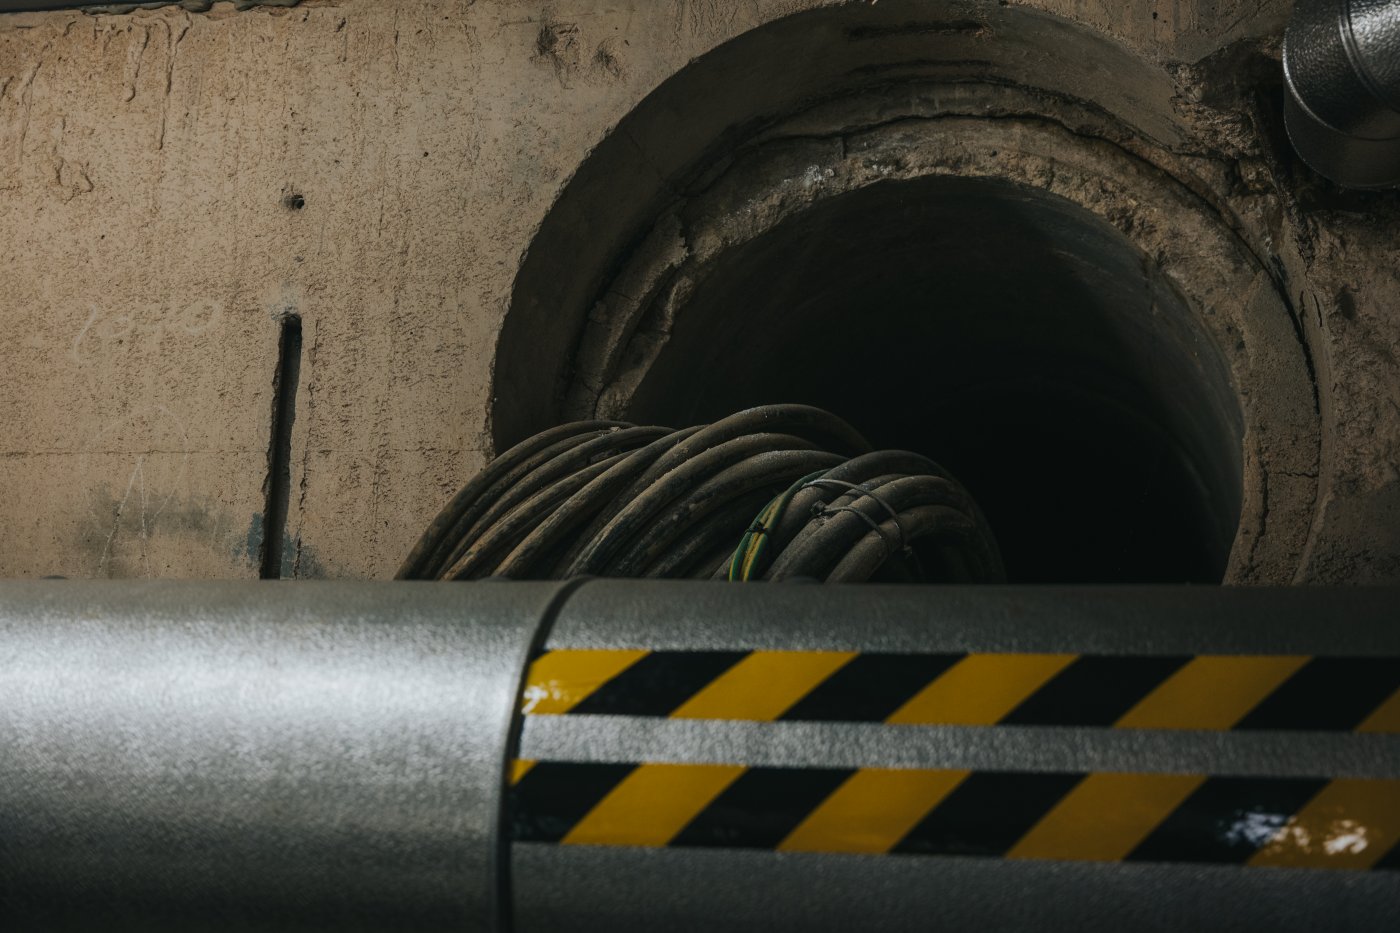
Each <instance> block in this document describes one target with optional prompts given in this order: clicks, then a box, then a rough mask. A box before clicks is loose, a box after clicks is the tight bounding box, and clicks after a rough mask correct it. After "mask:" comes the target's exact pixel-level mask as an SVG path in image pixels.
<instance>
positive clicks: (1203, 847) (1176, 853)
mask: <svg viewBox="0 0 1400 933" xmlns="http://www.w3.org/2000/svg"><path fill="white" fill-rule="evenodd" d="M1327 783H1328V782H1327V781H1326V780H1325V779H1314V778H1241V777H1213V778H1210V779H1208V780H1207V781H1206V782H1205V783H1204V784H1202V785H1201V786H1200V787H1198V788H1197V789H1196V791H1195V793H1193V794H1192V795H1191V796H1190V797H1187V798H1186V800H1185V801H1184V802H1183V803H1182V804H1181V806H1179V807H1177V808H1176V809H1175V810H1174V811H1172V813H1171V815H1170V816H1168V817H1167V818H1166V819H1165V820H1163V821H1162V823H1161V824H1160V825H1159V826H1158V827H1157V828H1156V829H1155V830H1153V831H1152V833H1151V834H1150V835H1149V836H1148V837H1147V838H1146V839H1144V840H1143V841H1142V842H1141V843H1139V844H1138V847H1137V848H1136V849H1134V850H1133V851H1132V852H1131V853H1129V855H1128V860H1129V861H1135V862H1225V863H1233V864H1238V863H1242V862H1245V861H1246V860H1248V859H1249V857H1250V856H1252V855H1253V854H1254V853H1255V852H1257V851H1259V849H1260V848H1262V847H1263V846H1264V845H1266V844H1267V843H1268V842H1269V840H1271V839H1273V838H1274V836H1275V835H1277V833H1278V831H1279V830H1280V829H1282V828H1283V827H1284V826H1285V825H1286V824H1287V823H1288V820H1289V818H1290V817H1292V816H1293V814H1295V813H1297V812H1298V811H1299V810H1300V809H1302V807H1303V806H1304V805H1305V804H1307V802H1308V801H1309V800H1311V799H1312V798H1313V797H1315V796H1317V793H1318V791H1320V790H1322V788H1323V787H1325V786H1326V785H1327Z"/></svg>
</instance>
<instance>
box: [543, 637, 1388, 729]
mask: <svg viewBox="0 0 1400 933" xmlns="http://www.w3.org/2000/svg"><path fill="white" fill-rule="evenodd" d="M522 711H523V712H524V713H525V714H527V715H533V716H541V715H561V714H567V715H588V714H611V715H621V716H662V717H672V718H678V719H723V720H744V721H759V722H770V721H774V720H784V721H827V722H883V723H890V724H908V725H1025V726H1038V725H1054V726H1114V727H1118V728H1125V729H1206V730H1225V729H1246V730H1249V729H1294V730H1316V731H1333V732H1335V731H1352V730H1355V731H1361V732H1379V733H1400V658H1377V657H1355V658H1345V657H1308V656H1306V655H1205V654H1203V655H1195V656H1183V655H1171V656H1165V655H1162V656H1151V655H1139V656H1127V655H1091V654H1035V653H1024V654H1017V653H998V654H888V653H873V652H853V651H649V650H645V649H637V650H593V649H558V650H553V651H548V652H545V653H544V654H542V655H541V656H539V657H538V658H536V660H535V661H534V663H533V664H532V665H531V667H530V671H529V675H528V677H527V678H526V686H525V691H524V696H523V706H522Z"/></svg>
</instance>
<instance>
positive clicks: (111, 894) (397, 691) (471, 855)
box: [0, 581, 1400, 931]
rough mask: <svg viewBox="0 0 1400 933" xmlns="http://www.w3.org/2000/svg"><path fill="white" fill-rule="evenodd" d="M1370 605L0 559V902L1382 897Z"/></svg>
mask: <svg viewBox="0 0 1400 933" xmlns="http://www.w3.org/2000/svg"><path fill="white" fill-rule="evenodd" d="M1396 605H1397V594H1396V593H1395V592H1394V591H1382V590H1364V589H1357V590H1340V591H1337V590H1329V591H1322V590H1308V589H1300V590H1231V589H1224V590H1222V589H1188V588H1175V589H1150V590H1145V589H1111V590H1068V589H1059V590H1042V589H1009V588H996V587H979V588H960V587H942V588H921V587H903V588H888V587H878V586H870V587H858V588H847V587H817V586H801V585H777V584H766V585H765V584H742V585H726V584H706V583H645V582H638V581H592V582H586V583H581V584H580V583H565V584H555V583H548V584H546V583H540V584H528V583H499V584H491V583H478V584H433V583H422V584H414V583H401V584H340V583H337V584H306V585H267V584H263V585H232V584H174V583H166V584H85V583H83V584H80V583H46V584H5V585H4V586H3V587H0V749H3V754H0V927H3V928H4V929H5V930H7V931H20V930H45V931H58V930H107V931H111V930H142V931H157V930H175V929H179V930H254V929H256V930H298V931H306V930H338V931H353V930H396V931H402V930H459V931H460V930H473V931H496V930H501V931H504V930H518V931H533V930H549V931H557V930H561V929H567V930H570V931H589V930H617V929H633V928H652V927H653V925H663V926H664V927H665V928H667V929H669V930H672V931H683V930H710V929H715V928H722V929H729V930H748V929H753V930H757V929H763V930H783V929H793V930H798V929H802V930H826V929H842V930H845V929H867V930H914V929H920V930H922V929H927V928H929V927H930V926H931V925H935V924H936V925H937V926H940V927H948V928H959V927H964V928H998V929H1001V928H1021V929H1031V928H1035V929H1046V928H1062V927H1073V928H1074V929H1077V930H1124V929H1133V930H1147V929H1197V930H1212V929H1251V930H1252V929H1264V928H1269V929H1278V930H1285V929H1298V930H1303V929H1319V928H1328V929H1337V928H1353V929H1381V928H1384V927H1385V926H1386V925H1387V924H1388V923H1389V922H1391V920H1392V918H1393V917H1394V916H1395V912H1396V911H1397V909H1400V872H1397V871H1396V870H1395V869H1396V868H1397V867H1398V866H1400V848H1397V847H1396V845H1395V843H1396V839H1397V835H1400V734H1397V733H1400V695H1397V692H1396V691H1397V688H1400V626H1397V625H1396V624H1395V621H1396V619H1395V606H1396ZM532 658H533V660H531V659H532Z"/></svg>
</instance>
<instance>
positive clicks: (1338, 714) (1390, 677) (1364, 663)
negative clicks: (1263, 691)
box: [1235, 658, 1400, 732]
mask: <svg viewBox="0 0 1400 933" xmlns="http://www.w3.org/2000/svg"><path fill="white" fill-rule="evenodd" d="M1397 689H1400V659H1397V658H1313V659H1312V660H1311V661H1309V662H1308V663H1306V664H1304V665H1303V666H1302V667H1300V668H1299V669H1298V670H1297V672H1296V673H1294V675H1293V676H1292V677H1290V678H1288V680H1286V681H1284V682H1283V684H1282V686H1280V687H1279V688H1278V689H1277V690H1275V691H1274V692H1273V693H1271V694H1269V695H1268V696H1267V697H1265V698H1264V701H1263V702H1261V703H1260V704H1259V705H1258V706H1256V707H1255V708H1254V709H1253V710H1251V711H1250V713H1249V715H1247V716H1245V717H1244V719H1242V720H1240V722H1239V723H1238V724H1237V725H1236V726H1235V728H1236V729H1314V730H1321V731H1334V732H1335V731H1349V730H1351V729H1355V728H1356V727H1357V726H1358V725H1360V724H1361V722H1362V721H1363V720H1364V719H1365V718H1366V717H1367V716H1369V715H1370V714H1371V713H1373V712H1374V711H1375V709H1376V707H1378V706H1380V705H1381V704H1382V703H1383V702H1385V701H1386V700H1387V699H1388V698H1389V697H1390V695H1391V694H1392V693H1394V692H1395V691H1396V690H1397Z"/></svg>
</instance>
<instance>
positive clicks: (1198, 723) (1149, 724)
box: [1115, 655, 1308, 729]
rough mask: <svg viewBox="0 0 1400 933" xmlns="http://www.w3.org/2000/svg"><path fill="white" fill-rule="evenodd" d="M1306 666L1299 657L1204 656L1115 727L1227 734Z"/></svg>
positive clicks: (1157, 690) (1304, 660) (1166, 681)
mask: <svg viewBox="0 0 1400 933" xmlns="http://www.w3.org/2000/svg"><path fill="white" fill-rule="evenodd" d="M1307 662H1308V658H1307V657H1306V656H1299V655H1273V656H1263V655H1239V656H1224V655H1201V656H1200V657H1197V658H1193V659H1192V660H1191V661H1190V662H1188V663H1187V664H1186V665H1185V666H1184V667H1182V668H1181V669H1180V670H1179V671H1177V672H1176V673H1175V674H1173V675H1172V676H1170V677H1168V678H1167V679H1166V680H1165V681H1163V682H1162V684H1161V685H1160V686H1158V687H1157V689H1156V690H1153V691H1152V692H1151V693H1149V694H1148V695H1147V696H1145V697H1143V698H1142V700H1141V701H1140V702H1139V703H1138V704H1137V705H1136V706H1134V707H1133V708H1132V709H1130V710H1128V712H1126V713H1125V714H1123V717H1122V718H1121V719H1119V720H1118V722H1117V723H1115V725H1116V726H1118V728H1120V729H1229V728H1230V727H1231V726H1233V725H1234V724H1235V723H1237V722H1239V721H1240V720H1241V719H1243V718H1244V717H1245V715H1246V714H1247V713H1248V712H1249V711H1250V710H1252V709H1254V707H1256V706H1258V705H1259V704H1260V703H1261V702H1262V701H1263V700H1264V698H1265V697H1267V696H1268V695H1269V694H1271V693H1273V692H1274V691H1275V690H1277V689H1278V688H1279V686H1280V685H1281V684H1282V683H1283V682H1284V681H1285V680H1287V679H1288V678H1289V677H1292V676H1293V675H1294V674H1295V673H1297V671H1298V669H1299V668H1300V667H1302V666H1303V665H1304V664H1306V663H1307Z"/></svg>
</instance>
